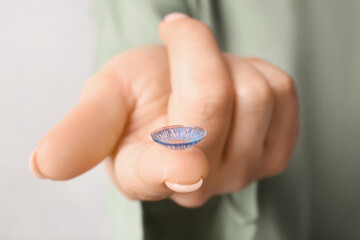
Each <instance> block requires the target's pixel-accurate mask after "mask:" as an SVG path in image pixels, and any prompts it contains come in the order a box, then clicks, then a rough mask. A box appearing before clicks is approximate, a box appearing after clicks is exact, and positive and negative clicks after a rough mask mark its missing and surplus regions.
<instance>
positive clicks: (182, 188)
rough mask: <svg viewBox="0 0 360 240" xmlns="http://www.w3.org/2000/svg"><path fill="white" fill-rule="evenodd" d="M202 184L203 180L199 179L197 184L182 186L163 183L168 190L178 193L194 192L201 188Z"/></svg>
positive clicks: (167, 182)
mask: <svg viewBox="0 0 360 240" xmlns="http://www.w3.org/2000/svg"><path fill="white" fill-rule="evenodd" d="M202 184H203V179H202V178H200V180H199V181H198V182H197V183H195V184H191V185H182V184H177V183H172V182H169V181H165V185H166V186H167V187H168V188H170V189H171V190H173V191H174V192H179V193H188V192H194V191H196V190H198V189H199V188H200V187H201V185H202Z"/></svg>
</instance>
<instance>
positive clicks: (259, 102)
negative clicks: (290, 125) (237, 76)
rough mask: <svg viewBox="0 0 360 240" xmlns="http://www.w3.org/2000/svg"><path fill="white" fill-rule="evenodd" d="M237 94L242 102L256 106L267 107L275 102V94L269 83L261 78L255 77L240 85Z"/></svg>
mask: <svg viewBox="0 0 360 240" xmlns="http://www.w3.org/2000/svg"><path fill="white" fill-rule="evenodd" d="M236 93H237V95H238V97H239V99H240V101H241V102H247V103H250V104H253V105H255V106H265V105H268V104H269V103H272V101H273V92H272V91H271V88H270V87H269V86H268V85H267V83H266V82H265V81H264V80H263V79H260V78H257V77H254V78H253V79H251V81H248V82H247V83H245V84H240V85H239V86H238V87H237V89H236Z"/></svg>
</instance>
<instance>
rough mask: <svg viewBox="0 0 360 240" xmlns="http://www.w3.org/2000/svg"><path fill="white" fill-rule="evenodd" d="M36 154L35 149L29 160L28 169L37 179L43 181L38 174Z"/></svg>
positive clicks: (42, 177) (41, 176)
mask: <svg viewBox="0 0 360 240" xmlns="http://www.w3.org/2000/svg"><path fill="white" fill-rule="evenodd" d="M36 153H37V149H35V150H34V151H33V152H32V153H31V155H30V158H29V166H30V169H31V171H32V173H33V174H34V175H35V176H36V177H37V178H39V179H44V178H45V177H44V176H43V175H42V174H41V173H40V171H39V169H38V167H37V163H36Z"/></svg>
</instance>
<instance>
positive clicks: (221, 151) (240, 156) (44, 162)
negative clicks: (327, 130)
mask: <svg viewBox="0 0 360 240" xmlns="http://www.w3.org/2000/svg"><path fill="white" fill-rule="evenodd" d="M159 32H160V36H161V38H162V39H163V41H164V43H165V46H145V47H141V48H137V49H132V50H129V51H127V52H124V53H121V54H120V55H118V56H116V57H115V58H113V59H112V60H110V61H109V62H108V63H107V64H106V65H105V66H104V67H103V68H102V69H101V70H100V71H99V72H98V73H96V74H95V75H94V76H93V77H91V78H90V79H89V80H88V82H87V83H86V85H85V87H84V89H83V92H82V94H81V98H80V101H79V103H78V105H76V106H75V107H74V108H73V109H71V110H70V112H69V113H68V114H67V115H66V116H65V117H64V118H63V119H62V120H61V121H60V122H59V123H58V124H57V125H56V126H55V127H54V128H53V129H51V130H50V131H49V132H48V133H47V134H46V135H45V137H44V138H43V139H42V141H41V142H40V144H39V146H38V147H37V149H36V150H35V151H34V153H33V154H32V156H31V160H30V165H31V168H32V170H33V172H34V173H35V174H36V175H37V176H38V177H41V178H48V179H53V180H67V179H71V178H74V177H76V176H78V175H80V174H83V173H84V172H86V171H88V170H90V169H91V168H93V167H94V166H96V165H97V164H98V163H99V162H101V161H103V160H104V161H105V162H106V168H107V171H108V173H109V176H110V177H111V179H112V180H113V182H114V184H115V185H116V186H117V188H118V189H119V191H121V192H122V193H123V194H124V195H125V196H126V197H128V198H130V199H136V200H147V201H155V200H159V199H164V198H170V199H172V200H173V201H175V202H176V203H178V204H179V205H181V206H185V207H198V206H201V205H203V204H204V203H205V202H206V201H207V200H208V199H209V198H211V197H212V196H214V195H218V194H224V193H229V192H235V191H239V190H241V189H243V188H244V187H245V186H247V185H248V184H250V183H251V182H252V181H255V180H258V179H260V178H264V177H268V176H273V175H276V174H279V173H281V172H282V171H284V170H285V168H286V166H287V164H288V162H289V159H290V157H291V154H292V152H293V150H294V147H295V143H296V139H297V136H298V132H299V121H298V118H299V116H298V114H299V113H298V112H299V110H298V109H299V107H298V100H297V96H296V91H295V86H294V83H293V81H292V79H291V78H290V77H289V76H288V75H287V74H286V73H284V72H283V71H281V70H280V69H278V68H277V67H275V66H273V65H271V64H270V63H268V62H266V61H263V60H260V59H256V58H239V57H236V56H234V55H231V54H224V53H222V52H221V51H220V50H219V47H218V45H217V43H216V40H215V38H214V36H213V34H212V32H211V30H210V29H209V28H208V27H207V26H206V25H205V24H203V23H201V22H200V21H198V20H195V19H192V18H190V17H188V16H186V15H184V14H180V13H175V14H172V15H168V16H167V17H166V18H165V19H164V21H163V22H162V23H161V24H160V26H159ZM173 124H181V125H194V126H200V127H202V128H205V129H206V130H207V132H208V134H207V136H206V137H205V138H204V140H203V141H202V142H200V143H199V144H198V145H196V146H195V147H192V148H190V149H188V150H183V151H174V150H169V149H167V148H164V147H161V146H159V145H158V144H156V143H155V142H153V141H152V139H151V138H150V136H149V133H150V132H151V131H152V130H154V129H157V128H160V127H163V126H166V125H173ZM202 180H203V183H202V182H201V181H202ZM199 181H200V182H199ZM194 184H195V185H196V184H197V185H196V186H195V185H194ZM182 186H185V188H184V189H185V191H184V189H182V190H183V191H181V187H182ZM191 186H192V188H191ZM194 186H195V187H194ZM174 190H175V191H174Z"/></svg>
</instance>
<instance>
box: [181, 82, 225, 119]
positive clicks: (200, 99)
mask: <svg viewBox="0 0 360 240" xmlns="http://www.w3.org/2000/svg"><path fill="white" fill-rule="evenodd" d="M180 98H181V101H182V102H183V103H184V105H185V106H186V107H187V109H189V110H190V112H193V113H194V114H197V115H199V116H202V117H204V118H208V119H211V118H212V117H217V116H223V114H225V112H226V111H228V109H229V106H231V104H232V95H231V94H229V93H226V92H225V91H219V89H217V88H209V89H207V90H206V91H196V92H192V91H188V92H187V93H185V94H183V96H181V97H180ZM191 110H193V111H191Z"/></svg>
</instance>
